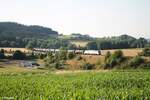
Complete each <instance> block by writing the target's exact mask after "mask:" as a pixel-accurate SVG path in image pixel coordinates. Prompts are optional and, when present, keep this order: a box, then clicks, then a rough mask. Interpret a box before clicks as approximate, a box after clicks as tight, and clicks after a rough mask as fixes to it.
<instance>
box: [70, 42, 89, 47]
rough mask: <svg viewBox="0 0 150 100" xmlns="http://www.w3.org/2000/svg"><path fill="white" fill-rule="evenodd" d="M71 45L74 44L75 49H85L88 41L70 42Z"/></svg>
mask: <svg viewBox="0 0 150 100" xmlns="http://www.w3.org/2000/svg"><path fill="white" fill-rule="evenodd" d="M71 43H72V44H75V45H76V46H77V47H85V46H86V45H87V44H88V41H71Z"/></svg>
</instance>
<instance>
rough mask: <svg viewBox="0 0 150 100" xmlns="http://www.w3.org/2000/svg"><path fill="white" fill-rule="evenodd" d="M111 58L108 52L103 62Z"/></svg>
mask: <svg viewBox="0 0 150 100" xmlns="http://www.w3.org/2000/svg"><path fill="white" fill-rule="evenodd" d="M110 56H111V53H110V52H109V51H108V52H107V53H106V55H105V61H106V60H107V59H108V58H109V57H110Z"/></svg>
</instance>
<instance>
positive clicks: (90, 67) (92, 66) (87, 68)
mask: <svg viewBox="0 0 150 100" xmlns="http://www.w3.org/2000/svg"><path fill="white" fill-rule="evenodd" d="M94 66H95V65H94V64H90V63H85V64H84V65H83V69H84V70H92V69H94Z"/></svg>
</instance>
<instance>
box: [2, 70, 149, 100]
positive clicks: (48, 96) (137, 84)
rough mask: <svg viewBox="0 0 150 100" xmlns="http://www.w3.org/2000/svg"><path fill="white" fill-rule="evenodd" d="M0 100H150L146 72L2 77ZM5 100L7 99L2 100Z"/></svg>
mask: <svg viewBox="0 0 150 100" xmlns="http://www.w3.org/2000/svg"><path fill="white" fill-rule="evenodd" d="M0 80H1V81H0V97H1V98H2V97H12V98H13V99H14V100H26V99H28V100H41V99H42V100H149V99H150V72H149V71H147V70H144V71H142V70H139V71H129V72H128V71H125V72H119V71H118V72H113V71H112V72H105V73H104V72H103V73H93V72H87V73H78V74H65V75H64V74H61V75H54V74H46V73H44V74H42V73H41V74H35V73H33V74H32V73H24V74H16V75H13V74H7V75H0ZM2 99H4V98H2Z"/></svg>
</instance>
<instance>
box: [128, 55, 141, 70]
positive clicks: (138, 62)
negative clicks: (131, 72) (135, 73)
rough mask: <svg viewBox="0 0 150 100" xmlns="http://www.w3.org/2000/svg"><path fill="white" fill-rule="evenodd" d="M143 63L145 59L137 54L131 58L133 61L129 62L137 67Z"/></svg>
mask: <svg viewBox="0 0 150 100" xmlns="http://www.w3.org/2000/svg"><path fill="white" fill-rule="evenodd" d="M142 63H144V59H143V58H142V57H140V56H136V57H134V58H132V59H131V61H130V62H129V66H131V67H135V68H137V67H138V66H140V65H141V64H142Z"/></svg>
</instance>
